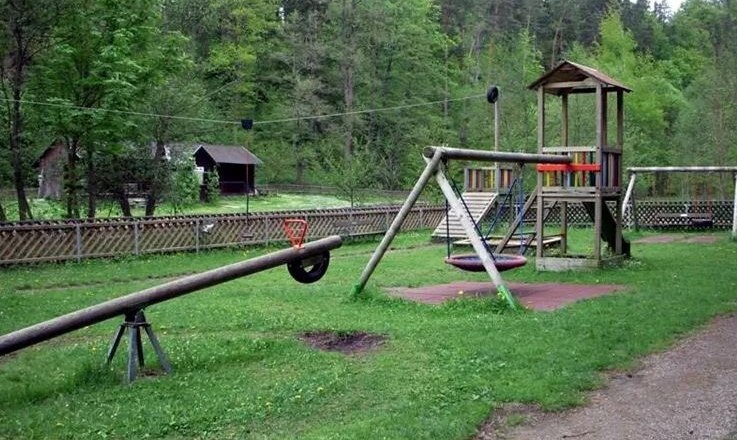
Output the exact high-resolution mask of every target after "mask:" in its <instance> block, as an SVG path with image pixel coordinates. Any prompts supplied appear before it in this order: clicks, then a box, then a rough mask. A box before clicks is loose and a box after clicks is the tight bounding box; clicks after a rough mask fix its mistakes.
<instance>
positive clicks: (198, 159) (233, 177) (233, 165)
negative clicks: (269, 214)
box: [193, 144, 263, 194]
mask: <svg viewBox="0 0 737 440" xmlns="http://www.w3.org/2000/svg"><path fill="white" fill-rule="evenodd" d="M193 156H194V159H195V163H196V164H197V166H198V167H201V168H202V169H203V170H204V171H205V173H206V174H205V176H206V177H205V179H207V176H208V175H209V173H211V172H213V171H217V173H218V176H219V178H220V193H221V194H253V193H254V191H255V188H256V186H255V181H256V166H257V165H262V164H263V162H261V159H259V158H258V157H256V155H254V154H253V153H251V152H250V151H248V150H247V149H246V148H244V147H240V146H229V145H209V144H199V145H197V148H196V149H195V152H194V153H193ZM206 184H207V183H206V181H203V185H206Z"/></svg>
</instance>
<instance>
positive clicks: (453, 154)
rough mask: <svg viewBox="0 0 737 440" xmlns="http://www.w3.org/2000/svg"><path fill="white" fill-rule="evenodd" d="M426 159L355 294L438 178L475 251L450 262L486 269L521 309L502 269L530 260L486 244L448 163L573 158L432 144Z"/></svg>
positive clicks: (503, 293)
mask: <svg viewBox="0 0 737 440" xmlns="http://www.w3.org/2000/svg"><path fill="white" fill-rule="evenodd" d="M423 159H424V160H425V162H426V164H427V166H426V167H425V169H424V170H423V172H422V174H421V175H420V177H419V179H418V180H417V182H416V183H415V186H414V187H413V188H412V191H411V192H410V194H409V196H408V197H407V199H406V200H405V201H404V204H403V205H402V207H401V208H400V210H399V213H397V216H396V217H395V218H394V221H392V224H391V225H390V226H389V230H388V231H387V233H386V234H385V235H384V238H383V239H382V240H381V243H380V244H379V246H378V247H377V248H376V250H375V251H374V253H373V255H372V256H371V259H370V260H369V262H368V264H367V265H366V267H365V268H364V270H363V273H361V277H360V279H359V281H358V283H357V284H356V285H355V286H354V289H353V292H354V294H358V293H360V292H362V291H363V289H364V288H365V287H366V283H368V280H369V278H370V277H371V275H372V274H373V272H374V270H375V269H376V267H377V266H378V265H379V262H380V261H381V259H382V257H383V256H384V254H385V253H386V251H387V249H389V246H390V245H391V242H392V241H393V240H394V237H395V236H396V235H397V234H398V233H399V229H400V228H401V226H402V223H404V220H405V219H406V218H407V216H408V215H409V212H410V210H411V209H412V207H413V206H414V204H415V203H416V202H417V199H418V198H419V196H420V193H421V192H422V190H423V189H424V188H425V187H426V186H427V184H428V183H429V181H430V179H431V178H432V177H435V180H436V181H437V183H438V186H439V187H440V190H441V191H442V193H443V195H444V196H445V199H446V200H447V203H448V206H449V208H450V210H449V211H448V212H449V213H450V212H452V213H453V215H455V216H456V217H457V220H458V221H459V222H460V224H461V225H462V226H463V229H464V230H465V232H466V234H467V236H468V238H469V240H470V241H471V245H472V246H473V249H474V251H475V255H466V256H458V257H452V256H451V257H449V258H448V259H447V260H446V261H447V262H448V264H453V265H454V266H456V267H458V268H460V269H463V270H471V271H485V272H486V273H487V274H488V275H489V277H490V278H491V281H492V282H493V283H494V286H495V287H496V289H497V294H498V295H499V297H500V298H502V299H504V300H505V301H506V302H507V303H508V304H509V306H510V307H512V308H518V307H519V304H518V303H517V300H516V299H515V298H514V296H512V293H511V292H510V291H509V289H508V288H507V287H506V285H505V284H504V280H503V279H502V277H501V275H500V274H499V272H502V271H504V270H509V269H513V268H515V267H519V266H522V265H524V264H525V262H526V260H525V259H524V257H523V256H519V255H516V256H515V255H501V254H494V253H493V252H491V249H490V248H489V246H488V244H486V243H485V241H484V239H483V238H482V236H481V233H480V231H479V227H478V225H477V224H476V222H474V220H473V218H472V217H471V216H470V215H469V214H468V207H464V202H463V200H462V199H461V198H460V197H459V196H458V188H457V187H455V188H454V186H453V184H451V182H450V180H449V178H448V175H447V164H448V163H449V161H451V160H469V161H480V162H507V163H519V164H523V163H556V164H567V163H570V162H571V157H569V156H560V155H550V154H527V153H509V152H496V151H481V150H468V149H459V148H446V147H428V148H425V150H424V151H423Z"/></svg>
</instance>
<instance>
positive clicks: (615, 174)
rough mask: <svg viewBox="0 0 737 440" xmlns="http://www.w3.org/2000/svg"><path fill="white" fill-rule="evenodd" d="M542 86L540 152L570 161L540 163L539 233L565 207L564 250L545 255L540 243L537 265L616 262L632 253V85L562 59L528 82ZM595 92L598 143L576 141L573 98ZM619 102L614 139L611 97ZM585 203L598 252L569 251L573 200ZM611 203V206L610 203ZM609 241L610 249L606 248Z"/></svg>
mask: <svg viewBox="0 0 737 440" xmlns="http://www.w3.org/2000/svg"><path fill="white" fill-rule="evenodd" d="M529 88H530V89H531V90H536V91H537V100H538V111H537V114H538V138H537V139H538V148H537V151H538V153H540V154H549V155H565V156H569V157H571V158H572V161H571V163H570V164H540V165H538V167H537V170H538V177H537V197H536V202H537V205H536V206H537V222H536V235H537V236H538V237H544V233H545V230H544V229H545V223H546V220H547V217H548V216H549V215H550V213H551V212H552V211H553V210H554V209H555V208H559V209H560V228H561V235H562V241H561V247H560V251H559V252H558V254H559V255H556V256H555V257H550V256H546V255H545V251H546V250H545V249H544V247H543V246H538V247H537V259H536V261H537V268H538V269H540V270H569V269H576V268H583V267H602V266H605V265H610V264H617V263H619V262H621V261H622V260H623V258H624V257H625V256H626V255H629V243H628V242H627V241H625V240H623V238H622V217H621V212H622V209H621V208H622V147H623V144H624V94H625V92H629V91H630V89H629V88H628V87H627V86H625V85H623V84H622V83H620V82H618V81H616V80H614V79H612V78H610V77H608V76H607V75H605V74H603V73H601V72H599V71H597V70H596V69H593V68H591V67H586V66H583V65H580V64H576V63H573V62H570V61H563V62H561V63H560V64H558V65H557V66H556V67H555V68H553V69H552V70H550V71H549V72H547V73H545V74H544V75H543V76H542V77H540V78H539V79H538V80H537V81H535V82H534V83H532V84H531V85H530V87H529ZM572 94H589V95H593V96H594V98H595V100H596V106H595V112H594V115H593V116H594V117H595V118H596V138H595V144H594V145H583V146H580V145H571V137H570V118H569V97H570V95H572ZM549 95H552V96H557V97H559V98H560V109H561V115H560V129H561V131H560V145H548V136H547V134H548V133H547V131H546V128H547V125H548V124H547V121H546V118H545V116H546V115H545V108H546V106H545V104H546V99H547V98H548V96H549ZM610 95H613V96H614V97H615V102H616V112H615V114H616V121H615V123H614V127H615V133H614V139H613V141H611V140H610V134H609V130H608V128H609V126H610V124H609V120H608V115H609V110H608V105H609V97H610ZM573 203H576V204H579V203H580V204H582V205H583V206H584V208H585V209H586V211H587V213H588V214H589V216H590V217H591V219H592V220H593V223H594V240H593V252H592V253H587V254H586V255H574V254H569V249H568V243H567V240H566V237H567V235H568V208H569V204H573ZM608 205H611V206H608ZM602 241H604V242H606V243H607V244H608V247H609V252H605V251H604V249H602Z"/></svg>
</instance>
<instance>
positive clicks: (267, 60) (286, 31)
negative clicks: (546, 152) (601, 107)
mask: <svg viewBox="0 0 737 440" xmlns="http://www.w3.org/2000/svg"><path fill="white" fill-rule="evenodd" d="M24 4H26V6H28V8H29V9H28V10H29V11H30V12H33V13H34V14H35V15H33V14H31V15H29V16H28V17H29V21H28V22H27V23H28V28H29V29H32V30H33V31H34V32H33V33H32V34H30V35H29V38H30V39H31V40H32V41H30V43H33V44H30V46H29V48H32V50H33V57H32V59H29V60H28V61H31V62H30V63H29V64H28V68H27V69H26V70H25V71H24V72H25V73H24V76H23V80H24V81H26V83H27V87H26V85H24V87H25V88H24V92H23V93H24V95H23V97H24V99H27V100H28V101H32V102H41V103H50V104H53V105H54V106H46V105H43V106H41V105H36V104H31V103H25V104H24V105H23V106H22V111H23V114H24V116H25V119H24V125H23V133H22V136H21V138H22V141H23V151H22V154H21V160H20V163H18V164H15V162H13V161H12V160H11V159H13V157H11V155H9V149H8V145H6V143H7V142H8V139H9V136H7V134H8V132H6V136H0V138H1V139H5V140H4V141H2V142H0V185H2V184H7V183H8V182H9V181H10V180H13V179H14V176H20V177H18V179H21V180H23V181H24V182H26V183H27V184H28V185H31V184H33V177H32V176H33V175H34V174H35V172H30V171H31V164H32V163H33V161H34V160H35V159H36V158H37V155H38V154H39V153H40V152H41V151H43V149H45V148H46V147H47V146H48V145H49V144H50V143H51V142H54V141H58V140H61V141H64V142H66V144H67V148H68V150H69V152H70V153H71V154H72V157H75V158H77V157H78V160H76V163H75V161H74V160H72V162H73V163H71V164H70V166H69V167H68V170H67V171H68V177H69V179H70V180H71V181H70V183H69V185H68V186H67V188H68V189H69V191H72V193H70V194H68V195H67V200H68V201H69V204H70V205H71V206H68V209H67V211H68V214H69V215H78V213H79V210H80V206H79V205H80V204H81V201H82V200H84V199H85V197H86V198H87V200H88V205H89V204H92V205H93V204H94V203H91V202H93V201H94V199H95V197H96V194H101V193H104V192H107V188H110V187H114V186H115V185H111V183H115V182H110V180H112V177H113V176H117V175H122V174H125V173H128V172H127V171H125V170H124V168H126V167H124V166H121V170H115V171H114V172H110V171H111V170H110V169H106V170H102V169H98V166H99V165H100V164H105V163H106V162H109V158H110V157H113V156H115V155H116V154H117V152H116V150H119V149H120V148H121V145H127V144H136V145H150V144H154V145H156V151H157V152H156V153H154V154H145V155H143V154H141V156H140V159H142V160H141V161H137V162H136V166H139V165H140V167H141V168H142V170H141V172H140V173H139V174H141V175H142V176H143V178H142V181H140V182H139V183H141V185H142V187H144V188H146V191H147V192H148V194H147V196H148V197H149V199H150V200H154V201H159V200H161V198H162V194H163V193H164V192H165V191H166V186H167V184H168V183H167V182H168V179H169V178H168V175H167V174H168V173H167V170H168V168H167V167H166V166H163V165H162V164H163V163H164V162H163V161H162V160H161V157H156V155H159V156H161V151H162V150H163V148H161V147H163V146H164V145H168V144H172V143H191V142H209V143H217V144H224V145H247V146H248V148H249V149H251V150H252V151H253V152H254V153H256V154H257V155H258V156H259V157H261V158H262V159H264V160H265V166H264V167H261V168H260V169H259V172H258V176H259V180H260V181H262V182H274V183H293V182H298V183H323V182H324V181H326V179H327V180H335V179H336V178H337V177H342V178H343V180H345V182H343V183H340V184H339V186H343V187H346V184H348V186H351V185H355V183H356V182H370V183H371V184H372V185H376V186H379V187H381V188H384V189H398V188H407V187H408V186H409V185H411V183H412V182H414V181H415V179H416V177H417V175H418V174H419V172H420V170H421V169H422V167H423V166H424V164H423V162H422V161H421V160H420V159H419V153H420V151H421V149H422V148H424V147H426V146H428V145H442V144H447V145H450V146H454V147H464V148H481V149H488V148H490V147H491V145H493V131H492V129H491V125H492V111H493V110H492V107H491V106H490V105H488V104H487V103H486V102H485V101H484V99H483V93H484V92H485V90H486V88H487V87H488V86H489V85H491V84H496V85H498V86H500V88H501V90H502V98H501V101H500V107H501V129H500V137H501V145H500V147H501V149H503V150H507V151H533V150H534V149H535V145H536V113H535V112H536V107H537V106H536V99H535V96H534V94H533V93H531V92H530V91H528V90H527V86H528V85H529V84H530V83H531V82H532V81H533V80H534V79H535V78H537V77H538V76H539V75H540V74H541V73H543V72H544V71H545V70H546V69H547V68H550V67H552V66H554V65H555V64H556V63H557V62H558V61H559V60H560V59H561V58H562V57H564V56H565V57H568V58H570V59H572V60H573V61H578V62H582V63H584V64H589V65H593V66H595V67H597V68H599V69H600V70H602V71H603V72H604V73H606V74H608V75H610V76H612V77H613V78H615V79H617V80H619V81H621V82H623V83H625V84H626V85H628V86H630V87H631V88H632V89H633V92H632V93H631V94H628V95H627V98H626V112H625V117H626V133H625V155H624V161H625V165H650V164H652V165H665V164H676V163H677V164H690V163H697V162H704V163H706V162H715V161H717V162H720V163H721V162H724V163H729V161H731V160H734V158H735V154H737V153H735V151H737V150H736V149H735V147H734V145H735V142H734V139H735V134H734V131H735V130H733V127H737V124H736V123H735V118H737V116H735V111H734V108H733V107H734V106H733V103H734V102H736V100H735V99H733V98H734V96H732V95H734V93H733V91H734V90H737V88H736V87H734V84H732V82H731V80H730V78H733V77H734V75H733V72H734V70H735V69H737V67H736V66H737V43H735V41H737V31H735V29H737V26H735V23H737V11H735V8H734V5H732V4H731V3H729V2H717V1H702V0H698V1H697V0H693V1H689V2H686V3H684V7H683V8H682V9H681V10H679V11H670V12H669V11H667V10H666V8H664V5H663V2H657V3H656V5H655V7H654V8H653V9H650V7H649V2H647V1H646V0H637V1H624V0H614V1H611V0H582V1H578V2H571V1H569V0H549V1H542V0H522V1H512V0H489V1H481V0H457V1H450V0H441V1H432V0H360V1H359V0H344V1H334V2H330V1H327V0H309V1H303V2H299V1H295V0H257V1H247V0H203V1H198V0H167V1H164V2H160V1H157V0H135V1H133V2H128V3H121V2H115V1H113V0H64V1H61V0H60V1H58V2H54V5H55V8H43V7H38V6H36V5H35V3H33V4H32V2H26V3H24ZM9 5H10V3H9V2H8V1H5V2H2V3H1V4H0V6H2V7H3V8H8V7H10V6H9ZM3 10H5V9H3ZM80 11H84V12H85V13H84V14H82V13H80ZM30 12H29V13H30ZM6 15H7V16H8V17H11V15H10V14H6ZM36 18H43V19H39V20H36ZM11 24H12V23H11ZM8 29H10V28H8ZM6 30H7V29H6ZM0 34H1V35H0V51H2V52H3V53H4V54H5V58H8V59H9V60H10V59H13V58H12V56H11V55H12V53H13V50H12V48H11V46H12V43H13V41H12V39H10V38H9V36H8V34H6V33H0ZM51 43H53V44H51ZM0 73H1V72H0ZM3 78H4V79H3V86H4V88H3V89H2V90H3V91H4V92H5V95H3V96H4V99H6V101H5V104H4V105H3V106H0V122H2V123H3V124H4V126H6V127H7V126H8V122H9V119H8V117H9V115H10V114H11V106H9V103H10V101H7V99H10V98H11V96H10V94H9V90H10V89H11V88H12V87H10V88H9V86H11V85H12V84H11V82H10V80H11V77H10V76H3ZM467 97H472V98H469V99H464V98H467ZM579 98H581V99H579ZM583 98H585V97H572V98H571V101H572V111H571V132H572V137H575V138H576V142H581V143H582V144H589V143H590V142H591V139H592V138H593V136H594V130H595V127H594V126H593V124H592V123H591V118H590V114H591V112H592V109H593V103H591V102H588V101H586V99H583ZM428 102H431V103H433V104H430V105H425V104H426V103H428ZM56 105H59V106H62V107H56ZM556 106H557V103H556V104H552V105H551V106H550V114H549V115H548V116H549V117H548V122H549V128H550V132H551V135H550V141H551V142H555V140H556V139H555V138H556V137H557V136H559V134H558V132H559V130H557V129H556V128H557V125H559V121H558V119H557V118H558V116H557V111H556V110H557V108H556ZM612 107H613V106H610V111H613V110H612ZM108 109H110V110H113V111H107V110H108ZM372 109H382V110H381V111H371V110H372ZM128 112H131V113H128ZM141 114H143V115H141ZM179 118H184V119H179ZM244 118H253V119H254V120H255V121H256V122H257V125H255V126H254V128H253V130H251V131H249V132H244V131H243V130H241V129H240V127H239V126H238V121H239V120H241V119H244ZM610 119H613V118H610ZM610 133H613V130H610ZM354 154H355V155H357V156H358V161H359V162H362V163H367V164H370V165H371V166H369V167H366V168H367V169H366V170H363V169H361V170H355V171H362V172H363V171H365V174H366V175H365V176H364V175H363V173H362V175H360V176H359V175H356V176H355V177H354V178H353V179H349V178H348V177H346V176H339V174H340V173H339V172H337V171H335V170H338V169H341V167H344V166H346V164H347V166H348V168H346V169H347V170H348V171H351V165H350V164H351V163H353V162H351V160H352V159H350V158H351V156H353V155H354ZM337 157H340V158H341V161H342V160H343V159H345V160H346V162H345V164H341V163H340V161H336V160H335V158H337ZM144 159H145V160H144ZM18 170H19V171H21V172H20V173H16V171H18ZM326 170H327V171H326ZM338 180H340V179H338ZM117 183H118V184H120V183H121V181H118V182H117ZM366 184H368V183H366ZM103 187H105V190H103ZM351 191H353V189H350V190H348V192H351ZM348 198H350V196H348ZM91 208H92V206H89V209H91ZM149 208H150V210H151V213H153V208H155V206H150V207H149Z"/></svg>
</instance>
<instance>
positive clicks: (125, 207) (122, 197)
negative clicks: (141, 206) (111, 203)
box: [115, 187, 148, 217]
mask: <svg viewBox="0 0 737 440" xmlns="http://www.w3.org/2000/svg"><path fill="white" fill-rule="evenodd" d="M115 198H117V199H118V204H119V205H120V211H121V212H122V213H123V217H133V214H131V204H130V202H128V194H126V193H125V189H123V188H122V187H121V188H120V190H119V191H116V192H115ZM146 209H148V201H147V202H146ZM147 215H148V214H147Z"/></svg>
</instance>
